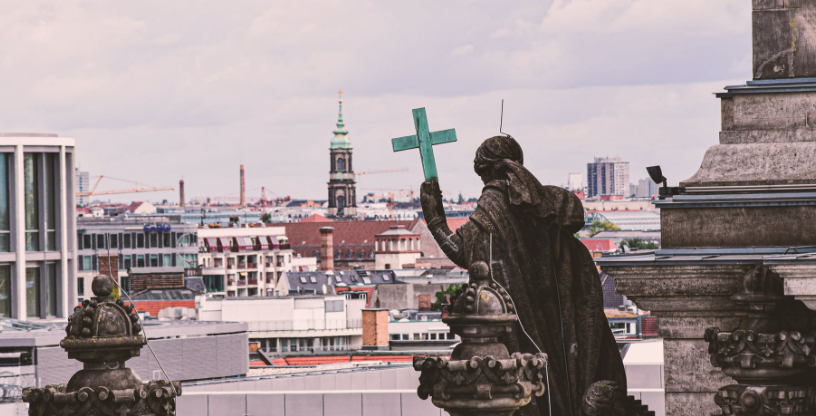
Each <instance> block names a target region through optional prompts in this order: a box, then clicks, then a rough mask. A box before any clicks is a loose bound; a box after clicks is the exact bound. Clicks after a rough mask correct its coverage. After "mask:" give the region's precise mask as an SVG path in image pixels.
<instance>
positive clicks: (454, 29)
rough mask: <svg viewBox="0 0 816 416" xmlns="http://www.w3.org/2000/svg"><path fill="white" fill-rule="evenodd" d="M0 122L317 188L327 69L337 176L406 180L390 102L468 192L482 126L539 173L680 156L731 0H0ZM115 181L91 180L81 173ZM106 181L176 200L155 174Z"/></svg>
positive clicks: (685, 160) (698, 123)
mask: <svg viewBox="0 0 816 416" xmlns="http://www.w3.org/2000/svg"><path fill="white" fill-rule="evenodd" d="M0 5H2V10H3V13H0V48H1V49H0V50H2V53H0V87H1V88H2V91H3V96H4V99H2V100H0V131H7V132H20V131H24V132H31V131H33V132H51V133H57V134H59V135H61V136H69V137H74V138H76V139H77V153H78V162H79V164H80V166H81V168H82V169H83V170H87V171H90V173H91V175H92V176H94V175H99V174H103V175H106V176H111V177H115V178H124V179H131V180H134V181H139V182H143V183H147V184H152V185H157V186H158V185H176V184H177V182H178V180H179V179H180V178H182V177H183V178H184V180H185V182H186V184H187V195H188V198H189V197H194V196H236V195H237V194H238V189H239V185H238V184H239V176H238V166H239V165H240V164H244V165H246V172H247V189H248V190H249V191H248V192H249V195H250V196H256V195H258V194H259V193H260V190H259V188H260V187H261V186H265V187H266V189H267V192H268V193H270V195H275V194H276V195H280V196H286V195H291V196H293V197H300V198H325V197H326V196H325V195H326V185H325V183H326V181H327V179H328V173H327V171H328V157H329V156H328V145H329V140H331V137H332V134H331V132H332V130H333V129H334V123H335V120H336V118H337V90H338V89H343V91H344V92H345V93H344V97H343V98H344V114H345V119H346V123H347V124H346V126H347V129H348V130H349V132H350V134H349V138H350V139H351V140H352V143H353V144H354V149H355V150H354V152H355V156H354V157H355V162H354V163H355V169H356V170H358V171H361V170H376V169H388V168H401V167H406V168H409V169H410V170H409V171H408V172H401V173H394V174H382V175H369V176H363V177H361V178H360V179H359V183H358V188H359V191H358V193H359V194H361V195H362V194H363V193H365V192H370V191H373V189H377V188H387V189H408V188H411V187H413V188H415V189H416V188H418V187H419V184H420V183H421V181H422V178H423V177H422V170H421V166H420V161H419V155H418V154H416V152H415V151H411V152H402V153H399V154H394V153H392V151H391V149H390V140H389V139H390V138H392V137H396V136H402V135H406V134H411V133H412V130H413V125H412V122H411V109H413V108H417V107H426V109H427V113H428V118H429V124H430V127H431V130H439V129H445V128H452V127H453V128H456V131H457V134H458V137H459V142H457V143H453V144H446V145H444V146H439V147H438V148H436V158H437V162H438V164H439V174H440V182H441V184H442V188H444V189H449V190H450V191H451V192H453V193H454V194H455V193H458V192H459V191H461V192H463V193H464V194H465V196H475V195H477V194H478V192H479V191H480V182H479V179H478V177H477V176H476V175H475V174H474V173H473V171H472V159H473V153H474V151H475V149H476V147H477V146H478V144H479V143H480V142H481V140H483V139H485V138H487V137H489V136H492V135H495V134H496V133H497V132H498V127H499V110H500V103H501V99H502V98H504V99H505V120H504V124H505V131H507V132H509V133H511V134H512V135H513V136H514V137H515V138H516V139H517V140H519V142H520V143H521V144H522V146H523V148H524V150H525V156H526V158H525V159H526V160H525V162H526V165H527V166H528V167H529V168H530V169H531V170H532V171H533V173H535V174H536V175H537V176H538V178H539V179H540V180H541V182H542V183H550V184H555V185H558V184H563V183H565V182H566V178H567V174H568V173H570V172H582V173H584V174H585V172H586V163H587V162H590V161H592V158H593V157H594V156H607V155H608V156H620V157H622V158H623V159H624V160H626V161H629V162H631V165H630V166H631V168H630V172H631V178H632V181H633V182H635V181H636V180H637V179H638V178H641V177H646V173H645V169H644V168H645V167H646V166H649V165H651V164H661V165H662V166H663V168H664V173H665V174H666V176H668V177H669V179H670V181H672V182H676V181H679V180H682V179H685V178H687V177H689V176H691V175H692V174H693V173H694V172H695V170H696V169H697V167H698V166H699V164H700V161H701V160H702V156H703V153H704V152H705V150H706V149H707V148H708V147H709V146H711V145H713V144H715V143H716V142H717V133H718V130H719V103H718V101H717V100H716V99H715V98H714V96H713V95H712V94H711V93H713V92H716V91H720V90H721V89H722V87H723V86H725V85H729V84H737V83H742V82H744V81H745V80H746V79H748V78H749V77H750V67H751V63H750V62H751V60H750V54H751V50H750V47H751V36H750V30H751V25H750V2H746V1H744V0H717V1H710V0H660V1H655V0H551V1H542V0H531V1H527V0H512V1H477V0H446V1H439V0H412V1H355V0H342V1H341V0H337V1H335V0H321V1H309V0H300V1H281V0H274V1H270V0H267V1H248V0H231V1H229V2H226V1H215V0H195V1H193V0H174V1H155V0H142V1H132V2H122V1H113V0H111V1H81V0H76V1H74V0H62V1H59V2H54V1H35V0H27V1H24V2H20V1H12V0H0ZM122 187H129V186H128V184H126V183H121V182H115V181H109V182H105V181H103V183H102V185H100V189H103V188H106V189H115V188H122ZM142 195H144V196H139V195H124V196H122V197H120V200H127V201H129V200H131V199H134V198H148V199H150V200H160V199H164V198H167V199H169V200H177V195H176V194H175V193H170V192H165V193H155V194H142Z"/></svg>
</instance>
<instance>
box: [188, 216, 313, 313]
mask: <svg viewBox="0 0 816 416" xmlns="http://www.w3.org/2000/svg"><path fill="white" fill-rule="evenodd" d="M198 244H199V251H200V253H199V261H198V263H199V266H200V267H201V274H202V276H203V277H204V284H205V286H206V287H207V293H211V294H223V295H226V296H239V297H243V296H273V295H274V290H275V285H276V284H277V282H278V281H279V280H280V279H281V277H282V276H283V273H284V272H291V271H314V270H317V259H316V258H314V257H305V258H302V257H300V256H299V255H296V254H294V253H293V252H292V249H291V247H290V246H289V241H288V239H287V238H286V229H285V228H284V227H264V226H248V225H243V226H241V227H238V226H234V227H224V228H209V227H206V228H201V229H199V231H198Z"/></svg>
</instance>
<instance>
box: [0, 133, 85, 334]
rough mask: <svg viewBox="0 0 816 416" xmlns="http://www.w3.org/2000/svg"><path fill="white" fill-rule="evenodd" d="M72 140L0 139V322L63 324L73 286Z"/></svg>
mask: <svg viewBox="0 0 816 416" xmlns="http://www.w3.org/2000/svg"><path fill="white" fill-rule="evenodd" d="M73 172H74V139H69V138H65V137H58V136H56V135H49V134H16V133H5V134H0V316H2V317H5V318H14V319H19V320H36V319H48V318H52V317H53V318H66V317H67V316H68V315H69V313H70V311H71V310H72V309H73V306H74V304H75V303H76V297H75V295H74V294H75V292H76V288H75V287H74V282H75V279H76V274H75V273H76V272H75V270H76V264H75V263H74V254H73V253H74V238H73V236H74V229H75V219H74V205H75V202H74V180H75V177H74V174H73Z"/></svg>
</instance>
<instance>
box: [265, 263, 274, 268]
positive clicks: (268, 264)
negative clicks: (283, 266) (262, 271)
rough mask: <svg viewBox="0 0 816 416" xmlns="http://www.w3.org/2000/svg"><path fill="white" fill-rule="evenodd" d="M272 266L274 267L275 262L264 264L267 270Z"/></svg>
mask: <svg viewBox="0 0 816 416" xmlns="http://www.w3.org/2000/svg"><path fill="white" fill-rule="evenodd" d="M274 265H275V262H266V263H265V266H266V267H267V268H269V267H272V266H274Z"/></svg>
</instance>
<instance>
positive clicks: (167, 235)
mask: <svg viewBox="0 0 816 416" xmlns="http://www.w3.org/2000/svg"><path fill="white" fill-rule="evenodd" d="M162 239H163V240H164V241H163V243H164V244H162V245H163V246H164V247H170V246H172V245H173V236H172V235H171V234H170V233H164V234H162Z"/></svg>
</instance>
